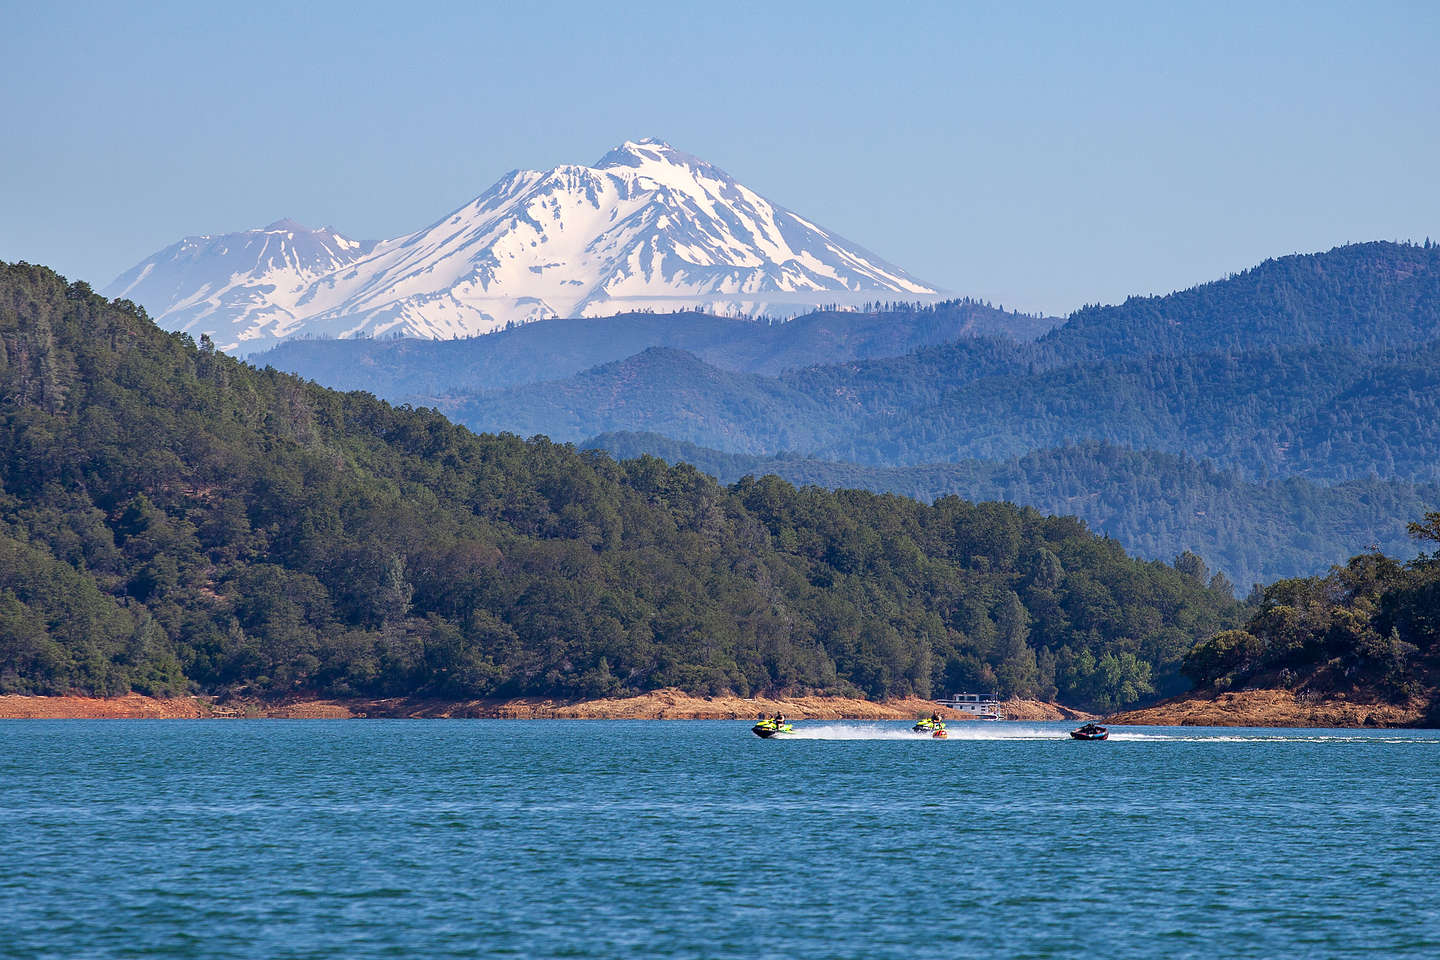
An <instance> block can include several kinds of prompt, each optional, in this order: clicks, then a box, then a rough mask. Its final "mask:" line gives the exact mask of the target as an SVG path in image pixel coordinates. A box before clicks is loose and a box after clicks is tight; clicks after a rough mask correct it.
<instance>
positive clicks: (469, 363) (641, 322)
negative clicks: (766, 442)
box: [249, 300, 1061, 405]
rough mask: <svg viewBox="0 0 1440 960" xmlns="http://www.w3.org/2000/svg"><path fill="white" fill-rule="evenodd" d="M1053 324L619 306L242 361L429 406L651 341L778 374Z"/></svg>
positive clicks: (728, 366)
mask: <svg viewBox="0 0 1440 960" xmlns="http://www.w3.org/2000/svg"><path fill="white" fill-rule="evenodd" d="M1060 322H1061V321H1060V320H1059V319H1058V318H1055V317H1037V316H1030V315H1027V314H1022V313H1015V312H1010V311H1006V310H1004V309H1000V308H996V307H993V306H990V305H989V304H984V303H979V302H976V301H974V300H946V301H943V302H940V303H935V304H930V305H923V306H922V305H918V304H880V305H874V306H873V307H872V308H869V309H858V310H818V311H815V312H813V313H808V314H805V315H803V316H799V317H795V318H794V319H792V320H786V321H784V322H773V323H772V322H765V321H757V320H754V319H748V318H739V317H716V316H712V315H710V314H704V313H694V312H681V313H649V312H647V313H624V314H617V315H615V316H613V317H597V318H583V319H554V320H537V321H535V322H533V323H527V324H523V325H521V326H517V327H512V328H510V329H507V330H500V331H497V332H495V333H490V334H485V335H484V336H480V337H470V338H467V339H464V340H423V339H419V338H415V337H399V338H391V337H386V338H378V339H377V338H370V337H356V338H350V339H344V340H335V339H314V338H306V337H301V338H296V339H292V340H286V341H285V342H283V343H281V344H280V345H278V346H276V347H273V348H272V349H269V350H265V351H262V352H259V353H254V354H251V355H250V357H249V360H250V362H252V363H255V364H257V365H260V366H264V365H267V364H268V365H271V366H274V367H275V368H276V369H278V370H285V371H288V372H291V373H298V374H300V375H301V376H304V377H309V378H311V379H313V380H316V381H318V382H320V383H324V384H326V385H328V386H332V387H336V388H339V389H345V390H369V391H370V392H372V393H375V394H377V395H379V396H383V397H385V398H386V399H389V400H392V401H394V402H397V403H401V402H413V403H419V404H427V405H428V404H431V403H433V402H435V400H436V398H439V397H446V396H453V395H455V394H457V393H472V392H483V391H489V390H495V389H499V388H503V387H513V386H519V385H522V384H526V383H537V382H540V381H543V380H553V379H555V378H557V377H565V376H569V375H571V374H576V373H580V372H581V371H583V370H586V369H588V368H590V367H593V366H596V365H598V364H604V363H610V362H613V361H616V360H623V359H625V358H626V357H630V356H633V355H635V354H637V353H640V352H642V351H644V350H646V349H648V348H650V347H668V348H672V349H676V350H684V351H686V352H689V353H693V354H694V355H695V356H697V357H699V358H700V359H702V360H704V361H705V362H706V363H708V364H712V365H714V366H715V367H718V368H720V369H722V370H728V371H735V372H742V373H763V374H771V375H774V374H778V373H780V372H781V371H783V370H787V369H793V368H797V367H806V366H811V365H814V364H821V363H838V362H843V361H849V360H860V359H868V358H875V357H888V356H895V355H899V354H905V353H908V352H910V351H912V350H915V349H918V348H920V347H924V346H932V345H938V344H943V343H949V342H952V341H955V340H958V339H966V338H974V337H996V338H1002V339H1014V340H1033V339H1034V338H1035V337H1038V336H1040V335H1041V334H1043V333H1045V332H1046V331H1048V330H1050V329H1051V328H1053V327H1054V326H1055V325H1056V324H1058V323H1060Z"/></svg>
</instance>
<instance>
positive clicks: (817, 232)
mask: <svg viewBox="0 0 1440 960" xmlns="http://www.w3.org/2000/svg"><path fill="white" fill-rule="evenodd" d="M104 293H105V294H106V295H107V296H111V297H116V298H125V299H129V300H133V301H135V302H137V303H139V304H140V305H141V306H144V307H145V308H146V309H147V310H149V311H150V313H151V314H152V315H153V316H154V317H155V318H156V320H157V322H159V323H160V324H161V325H163V326H166V327H169V328H171V329H176V330H181V331H184V332H187V333H190V334H192V335H194V336H197V337H198V336H199V335H200V334H202V333H206V334H209V335H210V336H211V337H212V339H213V340H214V341H215V343H216V344H217V345H218V346H220V347H221V348H222V349H226V350H230V351H233V352H237V353H242V354H243V353H248V352H251V351H253V350H256V349H261V348H264V347H268V346H272V345H274V343H275V342H276V341H278V340H279V339H282V338H285V337H290V336H294V335H297V334H307V335H319V336H333V337H353V336H360V335H379V334H401V335H406V336H413V337H421V338H429V339H451V338H454V337H469V336H474V335H477V334H482V333H488V332H491V331H494V330H499V329H503V328H504V327H506V326H508V325H511V324H517V323H526V322H529V321H533V320H539V319H544V318H551V317H566V318H569V317H590V316H603V315H609V314H615V313H621V312H625V311H627V310H635V309H641V308H644V309H653V310H661V311H670V310H679V309H702V310H705V311H709V312H714V313H725V314H734V313H743V314H750V315H753V314H765V313H773V314H783V315H794V314H798V313H803V312H806V311H808V310H811V309H813V308H815V307H816V306H819V305H822V304H842V303H843V304H859V303H863V302H868V301H875V300H897V299H898V300H908V301H915V300H929V299H934V298H936V297H937V295H938V291H937V290H936V289H935V288H933V287H932V286H930V285H929V284H926V283H924V282H922V281H920V280H917V279H915V278H914V277H911V276H910V275H909V274H907V273H906V272H905V271H903V270H901V269H900V268H898V267H895V266H893V265H891V264H888V263H886V262H885V261H883V260H881V259H879V258H878V257H876V256H875V255H873V254H871V253H869V252H867V251H865V250H864V249H862V248H860V247H858V246H856V245H854V244H852V243H850V242H849V241H847V240H844V239H843V238H841V237H838V236H836V235H834V234H833V233H830V232H828V231H826V230H825V229H823V228H822V227H820V226H818V225H816V224H814V223H812V222H811V221H809V220H807V219H805V218H803V217H801V216H799V215H798V214H796V213H793V212H791V211H790V210H787V209H785V208H784V207H782V206H779V205H777V204H774V203H771V202H770V201H768V200H766V199H765V198H763V197H761V196H759V195H758V194H756V193H755V192H754V191H752V190H750V189H748V188H747V187H745V186H744V185H742V184H740V183H739V182H737V181H736V180H735V179H734V178H733V177H731V176H730V175H729V174H727V173H725V172H724V171H723V170H720V169H719V168H718V167H715V166H713V165H712V164H709V163H707V162H705V161H704V160H700V159H699V158H696V157H693V156H690V155H689V154H686V153H682V152H681V151H679V150H676V149H675V148H673V147H671V146H670V145H669V144H666V143H663V142H661V141H658V140H653V139H647V140H641V141H639V142H629V141H627V142H626V143H624V144H622V145H621V146H619V147H617V148H615V149H614V150H612V151H610V152H609V153H607V154H606V155H605V156H604V157H602V158H601V159H600V161H599V162H598V163H597V164H596V165H595V166H594V167H584V166H578V165H565V166H560V167H556V168H554V169H553V170H549V171H543V172H542V171H534V170H516V171H512V172H511V173H509V174H507V175H506V176H504V177H502V178H501V179H500V180H499V181H498V182H497V183H496V184H495V185H494V186H492V187H491V188H490V189H489V190H487V191H486V192H485V193H483V194H481V195H480V196H479V197H477V198H475V199H474V200H472V201H471V202H469V203H467V204H465V205H464V206H463V207H460V208H459V209H457V210H455V211H453V212H451V213H450V214H448V215H446V216H445V217H444V218H442V219H440V220H438V221H436V222H434V223H432V224H431V225H430V226H428V227H426V228H424V229H421V230H419V231H416V232H415V233H412V234H408V235H406V236H402V237H397V238H395V239H393V240H387V241H384V242H382V243H379V244H375V245H373V246H366V245H362V244H358V243H356V242H355V241H351V240H348V239H347V238H344V237H341V236H340V235H338V234H334V233H333V232H332V231H308V230H305V229H304V228H302V227H299V226H298V225H296V224H291V223H288V222H284V221H282V222H281V223H279V224H275V225H272V227H270V228H266V229H265V230H263V231H255V230H252V231H247V232H245V233H240V234H227V235H224V236H218V237H192V238H187V239H186V240H184V241H181V242H180V243H178V244H176V245H174V246H172V247H169V248H166V249H165V250H163V251H161V252H159V253H157V254H155V255H154V256H152V257H150V258H148V259H146V260H145V261H143V262H142V263H140V264H137V265H136V266H135V267H134V268H132V269H131V270H129V271H127V272H126V273H125V274H123V275H122V276H120V277H119V278H117V279H116V280H115V281H114V282H113V283H111V284H110V285H109V286H108V287H106V288H105V290H104Z"/></svg>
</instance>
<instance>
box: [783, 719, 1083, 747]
mask: <svg viewBox="0 0 1440 960" xmlns="http://www.w3.org/2000/svg"><path fill="white" fill-rule="evenodd" d="M945 732H946V733H947V734H949V737H948V738H947V739H945V740H934V738H933V737H931V736H930V734H929V733H927V732H920V733H917V732H915V731H913V730H911V729H910V728H909V727H895V726H887V725H884V724H879V723H827V724H820V725H814V726H811V725H806V726H803V727H802V726H797V727H796V728H795V733H794V734H792V735H791V736H790V737H788V738H787V739H789V740H931V741H933V742H935V743H949V742H951V741H954V740H1063V739H1065V738H1067V737H1068V736H1069V734H1068V733H1066V731H1064V730H1057V729H1055V728H1054V727H1035V726H1028V725H1023V724H1011V723H1005V724H999V723H965V722H960V723H950V724H947V725H946V727H945Z"/></svg>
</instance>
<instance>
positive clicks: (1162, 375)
mask: <svg viewBox="0 0 1440 960" xmlns="http://www.w3.org/2000/svg"><path fill="white" fill-rule="evenodd" d="M440 405H441V406H442V408H443V409H445V410H446V411H448V412H450V413H451V414H452V415H453V416H455V417H456V418H457V419H459V420H461V421H462V422H465V423H468V424H470V425H472V426H474V427H477V428H484V429H500V428H505V427H509V428H512V429H519V430H522V431H524V432H527V433H542V434H545V435H547V436H550V437H552V438H554V439H561V440H570V441H576V442H581V441H584V440H586V439H588V438H589V437H591V436H595V435H599V434H608V433H635V432H640V433H655V434H661V435H663V436H665V437H667V438H669V439H671V440H674V441H679V442H681V443H687V444H693V445H694V446H695V447H696V448H703V450H700V451H697V452H696V453H695V456H697V457H699V458H700V459H701V461H703V463H704V464H707V465H708V466H707V467H706V469H711V468H713V469H715V470H717V471H719V472H720V473H721V475H722V476H725V477H733V476H737V475H744V473H746V472H754V471H753V470H751V469H749V468H747V469H743V470H739V472H738V473H737V468H734V467H733V465H725V464H723V463H722V461H720V460H717V459H716V457H715V455H714V453H713V452H714V451H719V452H721V453H724V454H742V455H746V456H752V457H759V458H762V459H767V458H770V459H775V460H776V461H777V462H776V463H775V464H773V465H767V466H764V467H758V466H757V467H756V469H758V470H761V471H762V472H764V471H769V470H772V469H773V470H774V472H776V473H778V474H779V475H781V476H784V477H787V478H789V479H792V480H795V481H803V482H815V483H820V484H825V485H856V486H862V487H865V488H867V489H873V490H888V491H896V492H905V493H908V494H912V495H917V496H921V497H933V496H940V495H944V494H947V493H955V494H959V495H961V496H967V497H983V498H989V497H1006V498H1013V499H1015V500H1016V501H1017V502H1021V503H1026V504H1030V505H1034V506H1036V507H1038V508H1040V509H1043V510H1046V511H1051V510H1056V511H1072V510H1073V511H1074V512H1076V513H1077V514H1079V515H1080V516H1083V517H1085V518H1086V519H1087V520H1089V521H1090V522H1091V523H1092V524H1093V525H1094V526H1095V527H1096V528H1097V529H1100V530H1103V531H1105V532H1106V533H1109V534H1111V535H1113V536H1116V537H1119V538H1120V539H1121V540H1122V542H1123V543H1125V544H1126V546H1127V547H1128V548H1130V549H1133V550H1136V551H1139V552H1141V553H1144V554H1149V555H1159V556H1167V557H1168V556H1173V555H1174V551H1175V549H1176V548H1177V547H1178V546H1180V545H1181V544H1183V545H1184V546H1185V547H1186V548H1190V549H1195V550H1197V551H1200V552H1201V553H1202V554H1203V555H1204V556H1205V557H1206V559H1207V560H1208V561H1209V563H1210V565H1211V566H1212V567H1215V568H1218V569H1224V570H1226V571H1228V572H1230V573H1231V574H1232V575H1233V576H1235V577H1237V579H1239V581H1240V582H1242V583H1245V582H1249V581H1250V580H1251V579H1252V578H1254V579H1257V580H1267V579H1269V578H1271V577H1272V576H1275V575H1294V574H1299V573H1311V572H1316V571H1319V570H1321V569H1323V568H1324V567H1325V566H1326V565H1327V564H1328V563H1329V562H1330V560H1331V558H1333V557H1335V556H1337V555H1344V554H1346V553H1350V552H1354V551H1355V550H1359V549H1364V548H1366V547H1367V546H1369V545H1371V544H1381V545H1383V546H1384V547H1385V548H1386V549H1392V550H1401V551H1403V550H1404V549H1405V547H1406V544H1405V542H1404V540H1403V538H1402V537H1401V535H1400V526H1401V518H1402V517H1406V516H1413V515H1414V514H1415V513H1416V512H1417V511H1419V510H1424V509H1429V508H1432V507H1434V506H1435V505H1436V499H1435V490H1436V487H1437V485H1440V247H1437V246H1435V245H1433V244H1429V243H1426V244H1425V245H1421V246H1417V245H1408V244H1393V243H1371V244H1359V245H1355V246H1349V247H1341V248H1338V249H1336V250H1332V251H1329V252H1327V253H1323V254H1314V255H1306V256H1295V257H1285V258H1281V259H1278V260H1271V261H1267V262H1266V263H1263V264H1261V265H1260V266H1258V267H1256V268H1254V269H1253V270H1249V271H1246V272H1244V273H1242V274H1238V275H1236V276H1233V277H1230V278H1227V279H1225V280H1221V281H1217V282H1215V283H1211V284H1206V285H1204V286H1201V287H1196V288H1194V289H1193V290H1187V291H1183V292H1180V293H1176V294H1171V295H1169V296H1165V297H1145V298H1132V299H1131V300H1128V301H1126V302H1125V303H1124V304H1120V305H1118V306H1112V307H1088V308H1086V309H1084V310H1081V311H1079V312H1077V313H1076V314H1074V315H1073V316H1072V317H1071V318H1070V320H1069V321H1068V322H1067V323H1066V324H1065V325H1064V326H1062V327H1060V328H1058V329H1056V330H1054V331H1052V332H1051V333H1050V334H1048V335H1047V336H1045V337H1044V338H1042V339H1041V340H1040V341H1039V342H1038V343H1017V342H1015V341H1012V340H1001V339H986V338H967V339H963V340H958V341H955V342H953V343H948V344H940V345H934V346H929V347H925V348H923V349H919V350H916V351H914V352H911V353H908V354H904V355H901V356H894V357H879V358H871V359H857V360H853V361H849V362H846V363H832V364H826V365H819V366H811V367H806V368H803V369H794V370H787V371H784V372H782V373H780V374H779V375H777V376H773V377H770V376H761V375H756V374H734V373H727V372H724V371H720V370H717V369H715V368H714V367H713V366H711V365H708V364H706V363H704V362H703V360H702V359H701V358H698V357H695V356H691V355H689V354H685V353H680V352H677V351H653V350H652V351H647V352H643V353H640V354H638V355H636V356H633V357H630V358H628V359H626V360H624V361H620V362H616V363H612V364H608V365H605V366H601V367H597V368H595V369H592V370H589V371H586V372H585V373H583V374H580V375H577V376H574V377H570V378H566V379H561V380H558V381H554V382H549V383H542V384H532V385H528V386H525V387H522V388H517V389H514V390H509V391H498V392H491V393H486V394H483V395H469V396H452V397H447V398H445V399H444V400H443V401H442V402H441V404H440ZM1105 448H1122V449H1123V450H1127V451H1130V453H1128V454H1125V455H1124V456H1123V457H1121V458H1120V459H1118V460H1117V459H1114V458H1110V459H1108V460H1102V461H1096V462H1089V463H1082V462H1080V461H1084V460H1087V459H1088V455H1087V454H1083V453H1077V452H1076V450H1077V449H1078V450H1092V449H1105ZM654 449H657V450H658V449H660V448H659V447H655V448H654ZM705 450H708V451H712V452H711V453H706V452H703V451H705ZM1061 450H1064V451H1068V452H1065V453H1063V454H1057V453H1055V451H1061ZM668 455H669V454H667V456H668ZM1173 457H1181V458H1186V459H1187V460H1188V461H1189V462H1190V463H1189V464H1188V465H1186V466H1184V467H1175V466H1173V464H1174V463H1176V462H1177V461H1174V460H1173ZM1077 458H1078V460H1077ZM982 461H983V462H984V463H982ZM802 464H803V466H802ZM986 464H988V465H986ZM896 468H913V469H896ZM1301 479H1303V480H1305V481H1310V482H1304V483H1301V482H1293V481H1296V480H1301ZM1091 483H1093V484H1095V485H1096V486H1094V487H1093V488H1090V489H1086V484H1091ZM1392 506H1393V507H1395V508H1396V509H1397V512H1395V513H1387V511H1388V510H1389V508H1390V507H1392Z"/></svg>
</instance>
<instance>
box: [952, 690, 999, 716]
mask: <svg viewBox="0 0 1440 960" xmlns="http://www.w3.org/2000/svg"><path fill="white" fill-rule="evenodd" d="M935 702H936V703H938V704H940V706H942V707H949V708H950V709H951V710H954V711H956V712H957V713H963V714H965V716H967V717H969V718H970V719H971V720H1004V719H1005V714H1004V712H1003V711H1002V710H1001V709H1000V701H999V700H996V699H995V695H994V694H993V693H957V694H955V695H954V696H953V697H950V698H949V699H946V700H936V701H935Z"/></svg>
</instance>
